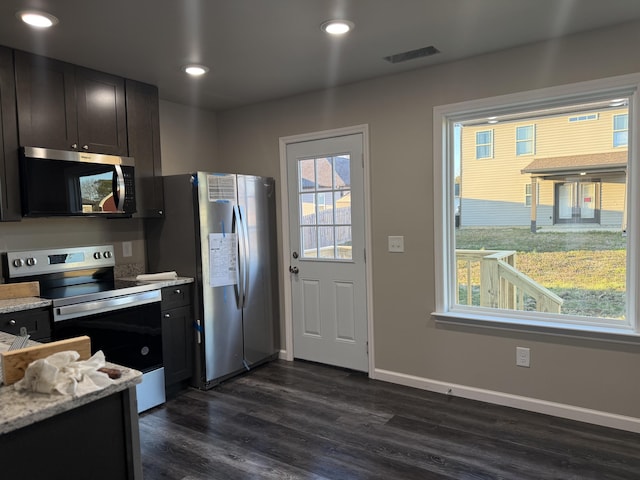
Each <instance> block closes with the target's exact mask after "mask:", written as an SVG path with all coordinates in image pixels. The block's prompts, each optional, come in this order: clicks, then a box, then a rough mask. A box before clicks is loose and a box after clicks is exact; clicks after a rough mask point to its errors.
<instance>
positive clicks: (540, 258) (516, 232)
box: [456, 228, 626, 318]
mask: <svg viewBox="0 0 640 480" xmlns="http://www.w3.org/2000/svg"><path fill="white" fill-rule="evenodd" d="M456 248H460V249H470V250H483V249H484V250H515V251H516V252H518V253H517V256H516V268H517V269H518V270H520V271H521V272H523V273H525V274H526V275H528V276H529V277H531V278H532V279H534V280H535V281H536V282H538V283H539V284H540V285H542V286H544V287H546V288H548V289H549V290H551V291H552V292H554V293H555V294H556V295H558V296H560V297H561V298H562V299H563V300H564V304H563V305H562V313H567V314H574V315H587V316H598V317H606V318H624V315H625V311H624V309H625V291H626V275H625V270H626V238H625V237H623V236H622V234H621V233H620V232H568V233H559V232H546V233H542V232H540V233H535V234H534V233H531V231H530V230H529V229H528V228H467V229H465V228H462V229H460V230H458V231H456ZM461 274H462V275H464V273H461ZM472 275H473V276H474V277H475V275H474V274H472ZM475 280H476V279H475V278H474V283H476V281H475ZM477 283H479V279H478V282H477ZM463 296H464V295H463V294H462V293H461V301H462V297H463Z"/></svg>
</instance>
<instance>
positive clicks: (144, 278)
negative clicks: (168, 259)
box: [136, 272, 178, 282]
mask: <svg viewBox="0 0 640 480" xmlns="http://www.w3.org/2000/svg"><path fill="white" fill-rule="evenodd" d="M176 278H178V274H177V273H176V272H161V273H143V274H141V275H138V276H137V277H136V280H137V281H138V282H155V281H160V280H175V279H176Z"/></svg>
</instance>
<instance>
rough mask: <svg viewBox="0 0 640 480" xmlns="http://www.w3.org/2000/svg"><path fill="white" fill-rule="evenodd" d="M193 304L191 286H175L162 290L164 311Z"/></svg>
mask: <svg viewBox="0 0 640 480" xmlns="http://www.w3.org/2000/svg"><path fill="white" fill-rule="evenodd" d="M189 304H191V285H190V284H188V283H185V284H183V285H175V286H173V287H164V288H163V289H162V310H168V309H170V308H176V307H183V306H185V305H189Z"/></svg>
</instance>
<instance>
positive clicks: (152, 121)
mask: <svg viewBox="0 0 640 480" xmlns="http://www.w3.org/2000/svg"><path fill="white" fill-rule="evenodd" d="M125 87H126V93H127V133H128V141H129V155H130V156H132V157H133V158H134V159H135V162H136V172H135V175H136V179H135V180H136V187H135V188H136V210H137V212H138V213H137V214H136V215H135V216H136V217H161V216H162V215H163V214H164V195H163V189H162V168H161V158H160V114H159V107H158V88H157V87H154V86H153V85H147V84H145V83H140V82H136V81H134V80H126V83H125Z"/></svg>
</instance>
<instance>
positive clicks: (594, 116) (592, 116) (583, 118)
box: [569, 113, 598, 123]
mask: <svg viewBox="0 0 640 480" xmlns="http://www.w3.org/2000/svg"><path fill="white" fill-rule="evenodd" d="M597 119H598V114H597V113H589V114H586V115H573V116H571V117H569V123H576V122H587V121H589V120H597Z"/></svg>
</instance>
